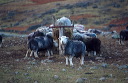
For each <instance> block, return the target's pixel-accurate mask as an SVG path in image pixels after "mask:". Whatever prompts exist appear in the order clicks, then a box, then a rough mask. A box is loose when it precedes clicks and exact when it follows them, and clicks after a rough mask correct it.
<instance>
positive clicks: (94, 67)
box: [90, 66, 98, 69]
mask: <svg viewBox="0 0 128 83" xmlns="http://www.w3.org/2000/svg"><path fill="white" fill-rule="evenodd" d="M90 69H98V67H97V66H93V67H90Z"/></svg>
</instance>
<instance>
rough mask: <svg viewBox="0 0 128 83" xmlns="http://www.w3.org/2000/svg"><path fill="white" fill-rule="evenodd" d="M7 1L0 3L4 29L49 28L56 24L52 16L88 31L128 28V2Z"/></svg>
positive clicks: (1, 25)
mask: <svg viewBox="0 0 128 83" xmlns="http://www.w3.org/2000/svg"><path fill="white" fill-rule="evenodd" d="M10 1H11V0H8V2H10ZM12 1H13V0H12ZM8 2H7V0H5V1H4V0H3V1H1V2H0V3H6V4H3V5H1V7H0V10H1V14H0V22H1V24H0V29H2V30H3V29H4V30H15V31H26V30H27V28H29V27H31V26H33V25H37V24H42V25H49V24H52V23H53V19H52V15H55V16H56V18H60V17H62V16H67V17H69V16H70V18H71V19H72V20H73V21H74V22H75V23H80V24H84V25H85V26H86V27H87V28H104V27H109V28H113V29H115V30H118V27H120V29H124V28H125V27H126V26H127V25H128V21H127V20H128V18H127V17H128V11H127V9H128V6H127V4H128V1H127V0H107V1H106V0H79V1H78V0H74V1H72V0H47V1H45V0H15V1H14V2H10V3H8ZM123 19H126V20H123ZM113 21H114V22H113ZM120 25H121V26H120ZM22 27H23V28H22ZM118 31H120V30H118Z"/></svg>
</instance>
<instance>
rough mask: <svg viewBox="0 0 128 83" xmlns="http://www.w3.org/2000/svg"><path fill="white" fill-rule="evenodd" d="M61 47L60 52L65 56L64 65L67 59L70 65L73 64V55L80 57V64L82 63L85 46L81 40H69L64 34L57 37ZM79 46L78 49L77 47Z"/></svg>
mask: <svg viewBox="0 0 128 83" xmlns="http://www.w3.org/2000/svg"><path fill="white" fill-rule="evenodd" d="M59 40H60V43H61V48H62V54H63V55H64V56H65V59H66V65H68V59H69V62H70V66H73V62H72V59H73V57H76V58H77V57H81V61H80V62H81V63H80V64H81V65H84V57H85V54H86V46H85V44H84V43H83V42H81V41H77V40H69V38H68V37H66V36H61V37H60V38H59ZM78 48H79V49H78Z"/></svg>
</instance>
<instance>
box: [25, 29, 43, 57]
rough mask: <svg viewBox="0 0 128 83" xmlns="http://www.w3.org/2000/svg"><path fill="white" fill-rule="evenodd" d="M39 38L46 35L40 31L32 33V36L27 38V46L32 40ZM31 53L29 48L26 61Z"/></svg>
mask: <svg viewBox="0 0 128 83" xmlns="http://www.w3.org/2000/svg"><path fill="white" fill-rule="evenodd" d="M38 36H44V33H42V32H40V31H35V32H32V33H30V34H29V35H28V37H27V38H28V40H27V44H28V42H29V41H30V40H31V39H33V38H35V37H38ZM29 51H30V49H29V47H28V49H27V52H26V55H25V58H24V59H26V58H27V56H28V53H29Z"/></svg>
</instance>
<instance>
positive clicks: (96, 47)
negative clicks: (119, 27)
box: [72, 35, 101, 56]
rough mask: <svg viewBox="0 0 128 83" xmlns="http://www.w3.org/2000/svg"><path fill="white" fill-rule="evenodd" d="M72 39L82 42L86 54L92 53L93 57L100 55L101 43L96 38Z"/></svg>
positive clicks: (77, 37) (78, 37)
mask: <svg viewBox="0 0 128 83" xmlns="http://www.w3.org/2000/svg"><path fill="white" fill-rule="evenodd" d="M72 39H73V40H78V41H82V42H84V44H85V45H86V51H87V52H88V54H89V53H90V52H93V55H94V56H96V55H98V54H100V46H101V41H100V40H99V39H98V38H87V37H86V38H82V37H81V36H79V35H77V36H75V37H73V38H72Z"/></svg>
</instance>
